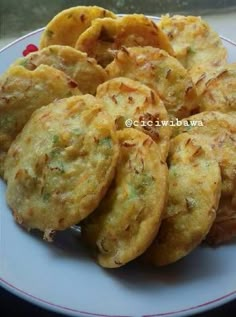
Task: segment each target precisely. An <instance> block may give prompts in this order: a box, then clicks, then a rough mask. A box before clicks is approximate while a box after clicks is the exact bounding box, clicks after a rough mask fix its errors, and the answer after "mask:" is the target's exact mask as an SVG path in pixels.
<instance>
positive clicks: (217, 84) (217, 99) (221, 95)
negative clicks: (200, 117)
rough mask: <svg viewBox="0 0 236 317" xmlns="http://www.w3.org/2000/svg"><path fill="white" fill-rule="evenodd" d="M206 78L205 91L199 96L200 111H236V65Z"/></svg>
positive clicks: (214, 71) (224, 67)
mask: <svg viewBox="0 0 236 317" xmlns="http://www.w3.org/2000/svg"><path fill="white" fill-rule="evenodd" d="M202 76H204V75H202ZM206 77H207V78H208V80H206V79H205V85H204V86H205V89H203V91H202V93H201V94H200V96H199V110H200V111H201V112H202V111H220V112H225V113H227V112H231V111H236V63H234V64H230V65H226V66H222V67H220V68H218V69H216V70H213V71H212V72H210V73H209V74H208V75H206ZM199 85H200V84H199Z"/></svg>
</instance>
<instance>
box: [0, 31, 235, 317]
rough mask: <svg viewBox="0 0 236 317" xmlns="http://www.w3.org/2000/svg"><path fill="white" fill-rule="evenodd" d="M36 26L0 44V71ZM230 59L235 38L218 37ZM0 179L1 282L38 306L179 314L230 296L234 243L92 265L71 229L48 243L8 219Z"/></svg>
mask: <svg viewBox="0 0 236 317" xmlns="http://www.w3.org/2000/svg"><path fill="white" fill-rule="evenodd" d="M41 33H42V29H41V30H37V31H35V32H32V33H30V34H28V35H26V36H24V37H22V38H20V39H18V40H17V41H15V42H13V43H11V44H10V45H8V46H7V47H5V48H4V49H2V50H1V51H0V73H2V72H3V71H5V70H6V69H7V67H8V66H9V65H10V64H11V63H12V62H13V61H14V60H15V59H16V58H18V57H20V56H22V52H23V50H24V49H25V47H26V46H27V45H28V44H31V43H32V44H36V45H38V43H39V38H40V35H41ZM223 42H224V44H225V46H226V47H227V49H228V52H229V61H230V62H232V61H234V60H236V44H234V43H233V42H231V41H230V40H227V39H224V38H223ZM4 196H5V184H4V183H3V182H2V181H0V230H1V231H0V285H1V286H3V287H4V288H6V289H7V290H9V291H10V292H12V293H14V294H16V295H18V296H20V297H21V298H23V299H25V300H27V301H29V302H31V303H34V304H37V305H39V306H42V307H44V308H47V309H50V310H53V311H56V312H61V313H64V314H68V315H73V316H83V317H86V316H113V317H114V316H122V317H123V316H132V317H134V316H135V317H136V316H139V317H140V316H143V317H144V316H145V317H151V316H152V317H154V316H186V315H192V314H194V313H197V312H202V311H205V310H208V309H212V308H214V307H216V306H219V305H222V304H224V303H226V302H228V301H230V300H232V299H234V298H236V274H235V267H236V243H231V244H228V245H224V246H221V247H218V248H216V249H211V248H209V247H203V246H201V247H199V248H198V249H197V250H195V251H194V252H193V253H192V254H191V255H189V256H187V257H186V258H185V259H183V260H181V261H179V262H178V263H176V264H174V265H171V266H169V267H166V268H159V269H154V268H153V269H150V268H148V269H147V268H142V267H140V266H139V265H137V264H136V263H132V264H129V265H127V266H126V267H124V268H120V269H116V270H104V269H102V268H100V267H99V266H97V265H96V264H95V263H94V261H93V260H92V259H91V258H90V256H89V255H88V253H87V251H86V250H85V249H83V248H82V246H81V245H80V243H79V241H78V239H77V238H76V237H75V236H74V235H73V234H71V232H64V233H60V234H58V235H57V238H56V241H55V242H54V243H53V244H48V243H46V242H43V241H42V240H41V239H40V238H39V237H37V236H36V235H33V234H29V233H27V232H25V231H24V230H22V229H21V228H20V227H19V226H18V225H16V224H15V222H14V221H13V217H12V215H11V212H10V210H9V209H8V207H7V205H6V202H5V197H4Z"/></svg>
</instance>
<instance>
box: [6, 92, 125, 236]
mask: <svg viewBox="0 0 236 317" xmlns="http://www.w3.org/2000/svg"><path fill="white" fill-rule="evenodd" d="M102 108H103V107H102V105H101V104H100V103H99V102H98V101H97V100H96V99H95V98H94V97H93V96H91V95H83V96H75V97H71V98H66V99H61V100H58V101H55V102H54V103H52V104H50V105H48V106H46V107H42V108H41V109H39V110H37V111H35V112H34V114H33V115H32V117H31V119H30V120H29V121H28V123H27V124H26V125H25V127H24V129H23V130H22V132H21V134H19V135H18V137H17V139H16V140H15V141H14V142H13V144H12V145H11V147H10V149H9V152H8V155H7V158H6V162H5V177H6V178H7V181H8V184H7V192H6V197H7V202H8V204H9V206H10V207H11V209H12V211H13V214H14V217H15V219H16V221H17V222H18V223H20V224H22V225H23V226H24V227H26V228H27V229H39V230H41V231H43V232H44V233H45V238H46V237H47V236H48V234H49V233H50V232H52V231H54V230H64V229H66V228H68V227H70V226H71V225H74V224H77V223H78V222H79V221H80V220H82V219H84V218H85V217H86V216H88V215H89V214H90V213H91V212H92V211H93V210H94V209H95V208H96V207H97V206H98V204H99V202H100V200H101V199H102V198H103V196H104V195H105V193H106V190H107V189H108V187H109V185H110V182H111V180H112V178H113V175H114V171H115V166H116V163H117V159H118V155H119V145H118V141H117V137H116V133H115V127H114V124H113V122H112V120H111V118H110V117H109V116H108V114H107V113H106V112H104V111H103V109H102ZM35 132H36V133H35Z"/></svg>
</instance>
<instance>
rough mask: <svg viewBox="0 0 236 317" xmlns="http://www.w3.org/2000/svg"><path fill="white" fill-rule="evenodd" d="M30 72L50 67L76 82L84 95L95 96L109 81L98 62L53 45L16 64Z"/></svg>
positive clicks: (70, 49) (84, 55)
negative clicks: (102, 85)
mask: <svg viewBox="0 0 236 317" xmlns="http://www.w3.org/2000/svg"><path fill="white" fill-rule="evenodd" d="M15 64H16V65H22V66H24V67H25V68H27V69H29V70H34V69H36V68H37V67H38V66H39V65H42V64H43V65H49V66H52V67H54V68H56V69H59V70H61V71H63V72H64V73H66V74H67V75H68V76H69V77H71V78H72V79H73V80H74V81H76V83H77V85H78V88H79V89H80V91H81V92H82V93H84V94H86V93H89V94H95V92H96V89H97V86H98V85H100V84H102V83H103V82H104V81H106V80H107V74H106V72H105V70H104V69H103V68H102V67H101V66H100V65H98V64H97V62H96V60H95V59H93V58H90V57H88V56H87V54H86V53H83V52H80V51H78V50H76V49H74V48H72V47H70V46H62V45H52V46H48V47H46V48H44V49H42V50H40V51H37V52H34V53H31V54H29V55H27V56H26V57H24V58H20V59H18V60H17V61H16V62H15Z"/></svg>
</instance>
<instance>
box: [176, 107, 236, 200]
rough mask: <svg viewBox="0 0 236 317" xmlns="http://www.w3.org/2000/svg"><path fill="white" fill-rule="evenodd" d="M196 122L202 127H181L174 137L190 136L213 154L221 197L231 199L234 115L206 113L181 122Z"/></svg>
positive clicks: (235, 179) (235, 167)
mask: <svg viewBox="0 0 236 317" xmlns="http://www.w3.org/2000/svg"><path fill="white" fill-rule="evenodd" d="M197 121H201V122H202V126H193V125H191V124H190V125H189V126H186V127H185V126H184V125H182V126H180V127H176V128H175V130H174V135H177V134H180V133H183V132H186V133H188V134H191V137H194V138H198V142H201V145H202V146H205V147H207V149H208V150H211V151H212V152H213V155H214V157H215V159H216V160H217V161H218V163H219V165H220V168H221V173H222V195H223V196H226V197H232V195H233V194H234V192H235V189H236V187H235V184H236V113H230V114H227V113H220V112H217V111H206V112H202V113H199V114H196V115H194V116H191V117H189V118H186V119H183V120H182V122H188V123H191V122H197Z"/></svg>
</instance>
